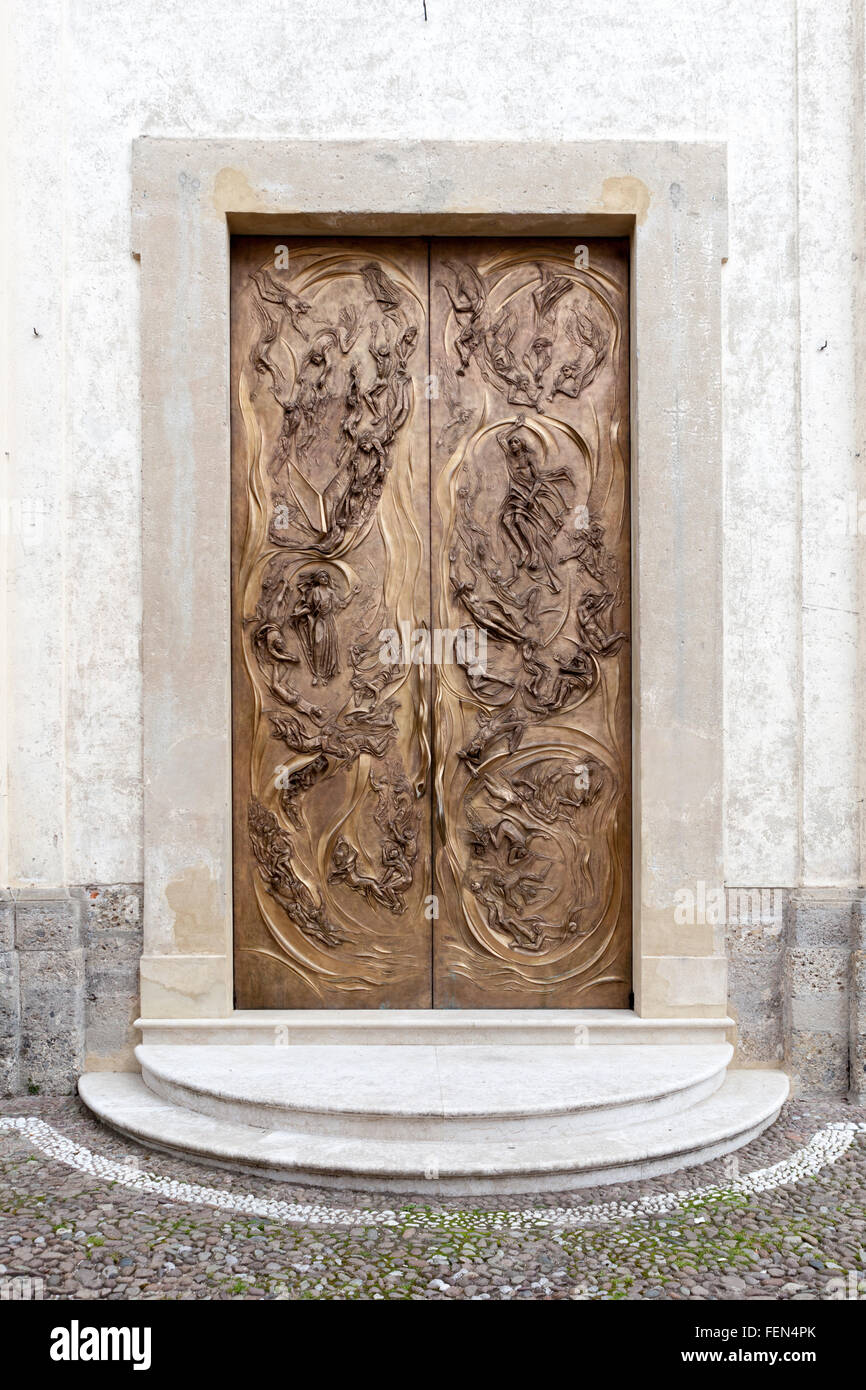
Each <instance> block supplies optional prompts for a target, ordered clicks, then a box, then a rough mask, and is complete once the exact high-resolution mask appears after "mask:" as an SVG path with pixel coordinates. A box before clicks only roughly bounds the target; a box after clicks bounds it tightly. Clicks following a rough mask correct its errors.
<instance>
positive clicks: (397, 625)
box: [231, 237, 431, 1008]
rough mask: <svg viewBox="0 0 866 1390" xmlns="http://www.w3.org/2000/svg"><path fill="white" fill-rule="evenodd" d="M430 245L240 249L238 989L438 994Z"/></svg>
mask: <svg viewBox="0 0 866 1390" xmlns="http://www.w3.org/2000/svg"><path fill="white" fill-rule="evenodd" d="M427 268H428V249H427V245H426V243H424V242H421V241H409V240H403V241H395V242H387V241H380V240H378V239H377V240H367V241H358V242H352V241H349V240H346V239H340V240H337V239H333V238H332V239H328V238H285V239H282V240H279V241H276V242H275V240H274V239H273V238H256V237H239V238H235V240H234V242H233V252H232V299H231V304H232V398H231V399H232V469H233V473H232V477H233V486H232V587H233V618H232V647H233V661H232V667H233V687H232V691H233V695H232V698H233V767H234V778H233V781H234V786H233V801H234V909H235V1000H236V1005H237V1007H239V1008H305V1007H306V1008H315V1007H343V1008H367V1007H369V1008H377V1007H404V1008H409V1007H429V1005H430V1003H431V981H430V951H431V941H430V934H431V922H430V920H429V917H428V915H426V914H425V904H426V900H427V895H428V894H429V893H430V813H429V804H430V803H429V781H430V776H429V774H430V745H429V699H430V697H429V681H430V676H429V668H428V667H427V666H426V665H421V664H417V663H415V664H409V665H403V664H401V663H400V662H399V660H393V661H392V660H390V659H389V660H382V659H380V658H381V647H382V643H381V641H380V638H379V634H380V632H381V631H382V630H383V629H393V630H395V631H403V630H405V631H406V632H407V633H409V632H411V631H412V630H415V629H419V628H422V627H423V626H425V625H426V624H427V623H428V621H429V584H430V576H429V541H428V537H429V510H428V507H429V502H428V494H429V476H428V433H429V431H428V419H427V400H426V394H425V382H424V377H425V374H426V372H427V308H428V283H427Z"/></svg>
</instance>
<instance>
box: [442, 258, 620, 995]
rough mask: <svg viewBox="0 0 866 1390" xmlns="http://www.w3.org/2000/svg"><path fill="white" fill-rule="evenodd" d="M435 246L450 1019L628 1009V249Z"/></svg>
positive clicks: (445, 959)
mask: <svg viewBox="0 0 866 1390" xmlns="http://www.w3.org/2000/svg"><path fill="white" fill-rule="evenodd" d="M584 251H588V256H584V255H583V254H579V252H578V248H575V245H574V243H572V242H567V243H566V242H561V243H560V242H553V243H552V242H549V241H548V242H541V243H539V242H527V241H506V240H500V241H497V242H486V241H475V240H473V241H468V240H467V241H460V242H445V243H439V244H436V243H434V247H433V255H432V261H431V371H432V372H433V373H434V376H435V379H437V380H438V381H439V382H440V383H441V386H440V390H439V391H438V393H437V395H436V396H435V397H434V400H433V402H432V421H431V452H432V465H431V466H432V479H433V507H432V534H433V544H432V552H433V590H434V610H433V622H434V623H435V624H437V625H439V626H441V627H446V628H453V627H457V626H459V625H460V624H461V623H471V624H477V625H480V626H483V627H484V628H485V629H486V631H487V634H488V649H487V662H486V665H485V670H484V672H483V674H478V673H473V671H472V670H471V669H468V670H461V669H455V668H454V667H447V666H439V667H436V669H435V671H434V683H435V695H434V708H433V727H434V731H435V753H434V758H435V789H434V791H435V796H434V804H435V884H436V892H437V894H438V898H439V907H440V912H439V917H438V919H437V923H436V932H435V981H434V992H435V997H436V1000H437V1003H438V1004H439V1005H440V1006H443V1007H447V1006H454V1005H464V1006H467V1005H477V1006H482V1007H483V1006H488V1007H489V1006H494V1005H498V1006H501V1007H508V1006H514V1007H518V1006H525V1005H530V1006H536V1007H538V1006H556V1005H558V1006H582V1005H595V1006H597V1007H625V1006H627V1004H628V996H629V990H630V978H631V977H630V945H631V940H630V938H631V924H630V910H631V908H630V876H631V875H630V871H631V865H630V862H629V856H630V783H631V768H630V686H629V674H630V647H629V629H630V605H629V576H630V565H629V560H630V532H629V511H630V509H629V467H628V457H629V455H628V449H629V445H628V412H629V400H628V342H627V334H628V316H627V303H628V298H627V290H628V259H627V253H626V250H625V247H624V243H617V242H612V243H611V242H606V243H595V242H593V243H591V246H590V247H585V248H584Z"/></svg>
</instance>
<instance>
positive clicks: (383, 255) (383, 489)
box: [232, 237, 631, 1007]
mask: <svg viewBox="0 0 866 1390" xmlns="http://www.w3.org/2000/svg"><path fill="white" fill-rule="evenodd" d="M274 246H275V244H274V241H273V240H272V239H265V238H247V237H244V238H236V239H235V246H234V251H233V288H232V314H233V335H232V349H233V417H232V418H233V479H234V482H233V537H234V541H233V585H234V590H233V592H234V620H233V633H232V637H233V648H234V658H233V682H234V685H233V689H234V710H235V713H234V768H235V772H234V799H235V847H234V863H235V918H236V923H235V961H236V980H237V989H236V998H237V1002H238V1004H239V1006H241V1007H383V1006H384V1007H429V1006H431V1005H434V1006H439V1007H448V1006H450V1007H454V1006H458V1007H459V1006H471V1005H474V1006H480V1007H556V1006H560V1007H580V1006H583V1005H587V1006H589V1005H595V1006H597V1007H604V1006H608V1007H617V1006H619V1007H624V1006H626V1005H627V1002H628V995H629V990H630V887H631V874H630V863H629V854H630V684H629V682H630V647H629V628H630V614H629V574H630V538H629V467H628V462H629V459H628V418H629V411H628V341H627V334H628V310H627V286H628V256H627V246H626V244H625V243H624V242H621V241H616V240H614V241H605V242H592V243H590V248H591V249H590V256H589V264H588V266H581V267H580V268H578V267H577V262H576V259H575V257H574V248H573V246H572V244H571V243H564V242H559V241H548V242H545V241H538V240H534V241H522V240H516V239H515V240H500V241H495V242H491V241H476V240H467V241H461V242H456V241H455V242H437V241H432V242H430V243H425V242H423V241H420V240H414V241H412V240H403V241H393V242H385V241H378V240H369V241H364V240H363V239H359V240H358V241H355V242H353V241H351V240H347V239H336V238H307V239H304V238H289V239H287V240H286V241H285V242H284V243H283V249H284V251H286V252H287V253H288V255H287V265H285V266H283V267H282V268H279V269H278V268H277V267H276V265H275V263H274ZM443 633H445V634H448V635H449V639H450V640H449V643H446V647H447V649H448V651H449V653H450V655H449V657H448V658H447V659H440V657H439V656H438V655H435V653H437V652H438V650H439V647H438V645H437V644H438V643H439V638H440V637H441V635H442V634H443ZM479 634H482V635H483V642H482V645H481V647H480V649H479V647H478V645H477V642H476V638H477V637H478V635H479ZM386 637H387V639H388V640H387V641H386V640H385V639H386ZM455 637H456V639H457V640H456V641H455V640H454V639H455ZM434 639H435V640H434ZM479 650H480V652H481V655H480V656H479Z"/></svg>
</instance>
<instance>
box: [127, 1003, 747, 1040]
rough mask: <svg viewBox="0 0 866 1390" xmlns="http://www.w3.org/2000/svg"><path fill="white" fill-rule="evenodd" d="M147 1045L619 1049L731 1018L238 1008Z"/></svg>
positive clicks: (165, 1028) (695, 1036)
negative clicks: (476, 1044) (570, 1047)
mask: <svg viewBox="0 0 866 1390" xmlns="http://www.w3.org/2000/svg"><path fill="white" fill-rule="evenodd" d="M135 1026H136V1027H137V1028H140V1029H141V1034H142V1042H143V1043H144V1044H145V1045H146V1046H159V1045H171V1046H178V1045H183V1044H189V1045H192V1046H201V1045H206V1044H214V1045H216V1046H243V1045H250V1046H259V1047H261V1046H267V1045H269V1044H270V1045H275V1046H283V1047H286V1046H305V1045H310V1044H322V1045H325V1044H331V1045H334V1046H346V1047H358V1046H364V1045H365V1044H369V1045H371V1046H378V1045H382V1044H387V1043H393V1044H395V1045H398V1046H403V1047H406V1046H413V1045H414V1046H437V1047H447V1046H455V1047H457V1046H467V1045H471V1044H473V1043H478V1044H495V1045H497V1046H500V1047H503V1046H504V1047H508V1046H514V1047H521V1046H522V1047H526V1046H536V1047H537V1046H543V1045H545V1044H549V1045H550V1046H554V1047H564V1046H565V1047H567V1046H605V1045H608V1046H622V1045H624V1044H636V1045H661V1046H670V1045H672V1044H682V1045H684V1046H692V1045H695V1044H712V1043H724V1042H725V1041H726V1040H727V1034H728V1030H729V1029H731V1028H733V1027H734V1026H735V1024H734V1021H733V1019H730V1018H640V1017H638V1015H637V1014H636V1013H634V1011H633V1010H631V1009H549V1010H539V1009H393V1010H380V1009H376V1010H367V1009H296V1010H292V1009H237V1010H235V1012H234V1013H232V1014H230V1015H228V1016H227V1017H225V1018H140V1019H138V1020H137V1021H136V1025H135Z"/></svg>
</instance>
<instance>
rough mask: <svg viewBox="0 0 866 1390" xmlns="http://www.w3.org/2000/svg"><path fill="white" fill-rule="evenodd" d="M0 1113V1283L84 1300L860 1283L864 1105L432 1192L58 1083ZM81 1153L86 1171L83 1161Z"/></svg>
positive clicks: (697, 1292) (708, 1291) (710, 1294)
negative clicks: (147, 1124) (583, 1184)
mask: <svg viewBox="0 0 866 1390" xmlns="http://www.w3.org/2000/svg"><path fill="white" fill-rule="evenodd" d="M4 1116H6V1117H11V1116H15V1117H27V1118H28V1119H29V1120H31V1121H32V1120H36V1119H38V1120H41V1121H43V1122H44V1125H43V1126H38V1125H37V1126H36V1127H35V1128H31V1130H30V1131H28V1130H27V1129H26V1128H22V1127H18V1128H12V1129H8V1128H6V1129H3V1130H2V1131H0V1292H2V1281H6V1280H10V1279H14V1278H16V1277H21V1276H24V1277H26V1276H30V1277H31V1278H32V1279H36V1280H41V1281H42V1285H41V1289H42V1293H43V1296H44V1297H46V1298H81V1299H90V1298H114V1299H238V1298H240V1299H263V1298H289V1299H415V1300H428V1299H434V1300H436V1299H445V1300H447V1299H496V1300H501V1299H541V1300H550V1299H575V1298H576V1299H583V1298H585V1299H649V1298H658V1299H693V1300H701V1299H704V1300H708V1299H753V1298H757V1299H781V1300H788V1299H803V1300H806V1299H826V1298H843V1297H846V1298H851V1297H855V1296H858V1295H859V1296H860V1297H866V1108H864V1109H857V1108H855V1107H852V1106H849V1105H846V1104H845V1103H844V1102H843V1101H833V1102H816V1101H810V1102H799V1103H798V1102H793V1103H791V1104H789V1105H787V1106H786V1107H785V1109H784V1111H783V1112H782V1115H781V1117H780V1119H779V1120H778V1121H777V1123H776V1124H775V1125H774V1126H773V1127H772V1128H771V1129H770V1130H769V1131H768V1132H767V1133H765V1134H764V1135H762V1136H761V1137H760V1138H759V1139H757V1140H755V1141H754V1142H753V1143H751V1144H749V1145H748V1146H747V1147H746V1148H744V1149H741V1150H740V1151H739V1153H738V1154H736V1155H732V1156H729V1157H728V1158H726V1159H725V1158H723V1159H717V1160H715V1161H714V1162H712V1163H705V1164H702V1165H700V1166H699V1167H696V1168H690V1169H686V1170H684V1171H682V1172H680V1173H673V1174H668V1175H667V1176H665V1177H661V1178H655V1179H652V1180H648V1181H646V1182H633V1183H620V1184H617V1185H616V1186H615V1187H604V1188H595V1189H582V1190H579V1191H577V1192H571V1193H557V1194H550V1193H545V1194H532V1193H530V1194H527V1195H526V1196H524V1197H512V1196H508V1197H501V1198H492V1197H488V1198H481V1197H467V1198H465V1199H457V1198H452V1199H441V1200H440V1199H437V1200H435V1201H432V1202H431V1203H430V1204H426V1203H422V1202H421V1201H420V1200H419V1199H418V1198H417V1197H416V1198H407V1199H406V1200H405V1201H398V1200H397V1199H395V1198H394V1197H388V1196H384V1195H382V1194H371V1193H364V1192H353V1193H350V1192H345V1191H343V1192H339V1193H335V1192H328V1191H324V1190H322V1189H312V1188H309V1187H299V1186H292V1185H289V1184H285V1183H274V1182H270V1181H267V1180H264V1179H257V1178H253V1177H247V1176H235V1175H231V1174H228V1173H225V1172H223V1171H222V1170H219V1169H213V1168H208V1167H206V1166H204V1165H201V1164H195V1163H189V1162H186V1161H182V1160H177V1159H172V1158H169V1157H167V1156H165V1155H163V1154H158V1153H153V1152H150V1151H148V1150H147V1149H145V1148H142V1147H141V1146H139V1145H137V1144H135V1143H133V1142H132V1141H131V1140H127V1139H124V1138H122V1137H120V1136H117V1135H115V1134H113V1133H111V1131H109V1130H107V1129H104V1128H103V1127H102V1126H101V1125H99V1124H98V1123H97V1122H96V1121H95V1120H93V1119H92V1118H91V1117H90V1116H89V1114H88V1113H87V1112H86V1111H85V1110H84V1108H83V1107H82V1106H81V1105H80V1104H79V1103H78V1102H77V1101H76V1100H73V1099H71V1098H70V1099H60V1100H57V1099H53V1100H49V1099H44V1098H42V1097H18V1098H16V1099H13V1100H7V1101H3V1102H0V1123H2V1118H3V1117H4ZM45 1125H47V1126H50V1129H45ZM834 1125H835V1126H836V1127H837V1128H836V1129H835V1130H834V1129H832V1128H828V1127H831V1126H834ZM840 1125H842V1126H846V1127H848V1128H847V1129H839V1126H840ZM861 1126H862V1128H860V1127H861ZM40 1136H41V1137H40ZM45 1136H48V1137H47V1138H46V1137H45ZM58 1136H62V1139H63V1140H65V1141H72V1145H79V1146H82V1147H81V1149H79V1150H75V1149H74V1148H73V1147H72V1145H70V1144H69V1143H68V1142H67V1143H66V1145H65V1147H64V1145H63V1144H62V1143H60V1144H58V1142H57V1139H58ZM40 1143H41V1144H42V1147H41V1148H40V1146H39V1145H40ZM52 1146H53V1147H52ZM45 1149H47V1150H48V1153H46V1152H45V1151H44V1150H45ZM803 1150H805V1151H806V1157H805V1158H804V1157H803ZM49 1154H51V1156H49ZM58 1154H64V1155H66V1156H67V1158H68V1156H69V1154H73V1155H75V1161H76V1162H78V1163H79V1165H80V1166H79V1167H73V1166H70V1162H69V1161H62V1159H61V1157H59V1156H58ZM94 1154H95V1155H99V1156H102V1158H103V1159H104V1160H110V1161H111V1162H109V1163H107V1164H103V1165H102V1166H103V1171H102V1173H101V1174H100V1173H99V1172H98V1171H97V1172H96V1173H94V1172H93V1171H82V1167H83V1168H85V1169H86V1168H88V1166H89V1168H90V1169H91V1170H92V1169H93V1167H94V1163H93V1159H92V1157H91V1155H94ZM780 1162H781V1163H782V1164H783V1167H782V1168H781V1169H779V1170H777V1171H776V1172H774V1173H771V1174H769V1175H768V1174H767V1173H766V1170H767V1169H768V1168H769V1167H771V1166H772V1165H776V1164H779V1163H780ZM112 1165H114V1166H112ZM118 1165H119V1166H118ZM95 1166H96V1168H97V1170H98V1169H99V1166H100V1165H99V1163H97V1164H96V1165H95ZM112 1174H113V1176H112ZM157 1179H161V1180H163V1181H161V1182H160V1181H158V1180H157ZM186 1184H191V1185H195V1187H196V1188H198V1189H199V1190H198V1191H197V1192H194V1191H190V1190H188V1189H187V1188H186V1187H185V1185H186ZM202 1188H207V1189H215V1191H211V1192H205V1193H202V1191H201V1189H202ZM154 1189H158V1190H154ZM707 1189H710V1190H709V1191H708V1190H707ZM203 1197H207V1198H208V1200H202V1198H203ZM245 1199H246V1201H245ZM217 1201H221V1202H223V1203H224V1205H223V1207H222V1208H220V1207H219V1206H217V1205H215V1204H214V1203H215V1202H217ZM611 1203H613V1204H616V1205H614V1206H610V1205H607V1204H611ZM242 1204H244V1205H245V1206H246V1210H239V1207H240V1206H241V1205H242ZM292 1204H303V1205H304V1207H305V1208H306V1212H304V1211H301V1212H298V1211H292V1210H291V1208H292ZM589 1208H592V1210H588V1209H589ZM861 1281H862V1283H861ZM7 1287H8V1286H7ZM36 1287H37V1289H38V1288H39V1287H40V1286H36ZM7 1296H9V1295H8V1294H7Z"/></svg>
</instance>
